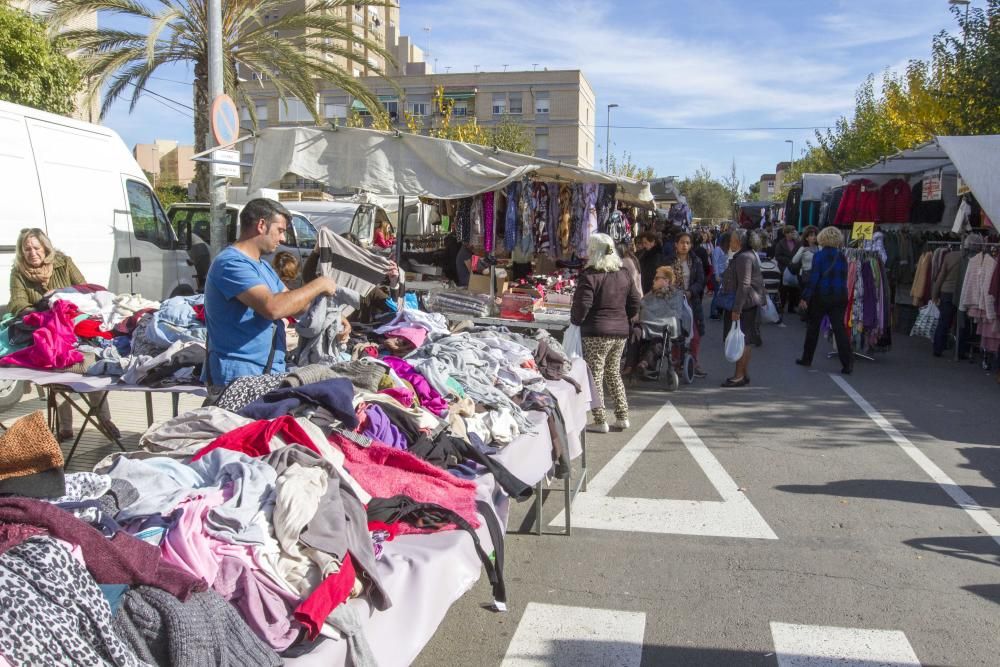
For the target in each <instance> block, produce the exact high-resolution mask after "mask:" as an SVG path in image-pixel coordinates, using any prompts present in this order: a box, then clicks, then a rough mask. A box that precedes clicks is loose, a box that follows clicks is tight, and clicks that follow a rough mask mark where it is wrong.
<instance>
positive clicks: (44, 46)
mask: <svg viewBox="0 0 1000 667" xmlns="http://www.w3.org/2000/svg"><path fill="white" fill-rule="evenodd" d="M80 87H81V77H80V68H79V66H78V65H77V64H76V63H75V62H73V60H72V59H71V58H69V57H68V56H66V55H64V54H63V52H62V50H61V48H60V46H59V44H58V42H56V41H53V40H51V39H50V38H49V36H48V35H47V34H46V32H45V25H44V24H43V23H42V22H40V21H38V20H36V19H35V18H33V17H32V16H31V15H30V14H28V13H27V12H24V11H21V10H20V9H14V8H13V7H9V6H8V5H7V4H6V3H2V2H0V100H6V101H8V102H13V103H15V104H23V105H25V106H29V107H34V108H36V109H41V110H43V111H49V112H52V113H58V114H64V115H67V114H70V113H72V112H73V108H74V96H75V95H76V93H77V91H79V90H80Z"/></svg>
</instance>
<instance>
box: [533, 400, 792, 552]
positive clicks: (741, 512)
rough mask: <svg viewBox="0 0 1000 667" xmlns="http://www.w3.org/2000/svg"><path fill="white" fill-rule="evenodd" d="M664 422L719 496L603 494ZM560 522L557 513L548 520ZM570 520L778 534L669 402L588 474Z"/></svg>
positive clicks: (598, 525) (677, 531)
mask: <svg viewBox="0 0 1000 667" xmlns="http://www.w3.org/2000/svg"><path fill="white" fill-rule="evenodd" d="M667 425H669V426H670V427H671V428H672V429H673V430H674V432H675V433H676V434H677V437H678V438H680V440H681V442H682V443H684V446H685V447H686V448H687V450H688V452H690V453H691V456H692V457H693V458H694V460H695V462H696V463H697V464H698V466H699V467H700V468H701V470H702V472H704V473H705V476H706V477H707V478H708V480H709V482H711V484H712V486H713V487H715V490H716V492H718V494H719V496H720V497H721V498H722V501H706V500H667V499H664V500H657V499H649V498H619V497H613V496H610V495H609V494H610V492H611V490H612V489H613V488H614V487H615V485H616V484H618V482H619V481H621V479H622V477H624V476H625V474H626V473H627V472H628V470H629V468H631V467H632V466H633V465H634V464H635V462H636V461H637V460H638V458H639V455H640V454H642V452H643V451H645V449H646V447H648V446H649V444H650V443H651V442H652V441H653V439H654V438H655V437H656V436H657V435H658V434H659V433H660V431H661V430H663V428H664V427H666V426H667ZM563 523H564V520H563V514H562V512H560V513H559V515H558V516H556V517H555V518H554V519H553V520H552V523H551V524H550V525H552V526H557V525H562V524H563ZM573 525H574V526H577V527H581V528H594V529H598V530H619V531H627V532H635V533H659V534H674V535H704V536H711V537H737V538H750V539H765V540H776V539H778V536H777V535H775V534H774V531H773V530H771V527H770V526H769V525H768V524H767V522H766V521H764V517H762V516H761V515H760V513H759V512H758V511H757V510H756V508H754V506H753V505H752V504H751V503H750V500H749V499H748V498H747V497H746V495H744V494H743V492H742V491H740V490H739V486H738V485H737V484H736V482H735V481H733V478H732V477H730V476H729V474H728V473H727V472H726V470H725V469H724V468H723V467H722V464H720V463H719V460H718V459H716V458H715V456H714V455H713V454H712V452H711V451H709V449H708V447H706V446H705V443H704V442H702V440H701V438H699V437H698V434H697V433H695V431H694V429H693V428H691V426H690V425H689V424H688V423H687V421H685V419H684V417H682V416H681V413H680V412H679V411H678V410H677V408H675V407H674V405H673V404H672V403H670V402H667V403H666V404H664V405H663V407H661V408H660V409H659V410H658V411H657V412H656V414H655V415H653V418H652V419H650V420H649V421H648V422H646V424H645V425H644V426H643V427H642V428H641V429H639V431H638V432H637V433H636V434H635V435H634V436H632V439H631V440H629V442H628V444H626V445H625V446H624V447H623V448H622V449H621V450H620V451H619V452H618V453H617V454H615V455H614V457H612V459H611V460H610V461H609V462H608V464H607V465H605V466H604V467H603V468H602V469H601V471H600V472H599V473H597V475H595V476H594V479H593V481H591V482H590V484H589V486H588V489H587V491H586V492H584V493H580V494H578V495H577V496H576V499H575V500H574V502H573Z"/></svg>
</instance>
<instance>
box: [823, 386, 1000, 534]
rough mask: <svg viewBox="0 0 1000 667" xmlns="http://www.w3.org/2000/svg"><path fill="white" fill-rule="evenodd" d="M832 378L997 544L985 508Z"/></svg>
mask: <svg viewBox="0 0 1000 667" xmlns="http://www.w3.org/2000/svg"><path fill="white" fill-rule="evenodd" d="M830 377H831V378H833V381H834V382H836V383H837V385H839V386H840V388H841V389H843V390H844V393H845V394H847V395H848V396H850V397H851V400H852V401H854V402H855V403H857V405H858V407H859V408H861V409H862V410H864V411H865V414H867V415H868V417H869V418H870V419H871V420H872V421H873V422H875V424H876V425H877V426H878V427H879V428H880V429H882V431H883V432H884V433H885V434H886V435H887V436H889V438H891V439H892V441H893V442H895V443H896V444H897V445H899V447H900V449H902V450H903V451H904V452H906V454H907V456H909V457H910V458H911V459H913V462H914V463H916V464H917V465H918V466H920V469H921V470H923V471H924V472H925V473H927V474H928V475H929V476H930V478H931V479H933V480H934V481H935V482H937V484H938V486H940V487H941V488H942V489H943V490H944V492H945V493H947V494H948V495H949V496H950V497H951V499H952V500H954V501H955V503H956V504H957V505H958V506H959V507H961V508H962V509H963V510H965V513H966V514H968V515H969V516H970V517H971V518H972V520H973V521H975V522H976V524H978V525H979V527H980V528H982V529H983V531H984V532H985V533H986V534H987V535H989V536H990V537H992V538H993V540H994V541H995V542H996V543H997V544H1000V523H998V522H997V520H996V519H994V518H993V516H992V515H991V514H990V513H989V511H988V510H986V509H985V508H984V507H983V506H982V505H980V504H979V503H977V502H976V501H975V499H974V498H973V497H972V496H970V495H969V494H968V493H966V492H965V489H963V488H962V487H960V486H959V485H958V484H956V483H955V481H954V480H953V479H952V478H951V477H949V476H948V474H947V473H945V471H943V470H941V468H939V467H938V466H937V465H936V464H935V463H934V462H933V461H931V460H930V459H929V458H927V455H926V454H924V453H923V452H922V451H920V450H919V449H918V448H917V446H916V445H914V444H913V443H912V442H910V440H909V438H907V437H906V436H905V435H903V434H902V433H900V432H899V429H897V428H896V427H895V426H893V425H892V423H891V422H890V421H889V420H888V419H886V418H885V417H883V416H882V413H880V412H879V411H878V410H876V409H875V408H873V407H872V405H871V403H869V402H868V401H866V400H865V399H864V397H863V396H861V394H859V393H858V392H857V391H856V390H855V389H854V387H852V386H851V385H850V384H848V383H847V381H846V380H844V378H842V377H840V376H838V375H830Z"/></svg>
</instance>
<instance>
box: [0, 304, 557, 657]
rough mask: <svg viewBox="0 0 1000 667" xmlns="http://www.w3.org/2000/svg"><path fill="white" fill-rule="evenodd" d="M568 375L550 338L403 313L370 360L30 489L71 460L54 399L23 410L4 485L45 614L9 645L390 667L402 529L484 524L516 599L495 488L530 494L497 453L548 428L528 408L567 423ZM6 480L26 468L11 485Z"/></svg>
mask: <svg viewBox="0 0 1000 667" xmlns="http://www.w3.org/2000/svg"><path fill="white" fill-rule="evenodd" d="M161 312H162V309H161ZM171 323H174V322H173V321H172V320H171ZM147 326H149V325H148V324H147ZM569 370H570V367H569V363H568V361H567V360H566V357H565V355H563V353H562V351H561V348H560V346H559V344H558V343H557V342H556V341H554V340H552V339H551V338H549V337H548V336H547V334H545V333H544V332H542V333H540V334H539V337H537V338H532V337H525V336H521V335H518V334H512V333H509V332H506V331H503V330H490V329H484V330H475V329H470V330H462V331H449V330H448V329H447V327H446V324H445V321H444V318H443V317H442V316H440V315H436V314H430V313H424V312H420V311H414V310H408V309H404V310H403V311H401V312H400V313H399V314H398V315H397V316H396V317H395V319H393V320H392V321H391V322H389V323H387V324H385V325H384V326H382V327H379V328H377V329H376V330H374V331H373V332H371V335H370V336H369V337H368V338H367V339H366V340H365V342H363V343H359V344H357V345H355V346H354V347H353V354H352V359H351V361H348V362H340V363H333V364H312V365H307V366H302V367H298V368H294V369H292V370H291V371H289V372H287V373H280V374H270V375H263V376H253V377H245V378H240V379H239V380H237V381H235V382H233V383H232V384H231V385H229V386H228V387H227V388H226V390H225V391H224V392H223V393H222V394H221V395H220V396H219V397H218V400H217V402H216V403H215V404H214V405H211V406H206V407H201V408H198V409H196V410H193V411H190V412H187V413H185V414H182V415H179V416H178V417H174V418H171V419H169V420H167V421H164V422H161V423H159V424H156V425H154V426H153V427H151V428H150V429H149V430H148V431H147V432H146V433H145V434H143V435H142V437H141V439H140V445H141V447H142V449H141V450H140V451H137V452H129V453H121V454H115V455H112V456H109V457H107V458H106V459H105V460H103V461H102V462H101V463H99V464H98V465H97V466H96V467H95V469H94V472H93V473H85V474H80V475H65V476H64V475H63V474H62V472H61V470H59V472H58V474H57V475H55V476H54V478H53V479H50V480H49V482H50V483H49V484H48V485H43V484H39V483H32V481H31V479H32V477H33V476H35V475H37V474H39V473H40V472H41V469H42V468H44V469H46V470H47V471H48V470H52V469H54V468H60V467H61V454H60V453H59V450H58V446H56V445H55V443H54V441H51V436H50V435H49V433H48V431H47V430H46V429H45V428H44V421H43V418H42V416H41V414H40V413H38V414H37V415H35V416H31V417H29V418H25V419H23V420H21V421H19V422H17V423H15V424H14V425H13V427H12V428H11V430H10V432H8V433H7V434H5V435H3V436H0V462H3V463H0V494H2V493H5V492H11V493H13V494H16V495H12V496H10V497H7V498H0V553H2V555H0V595H2V596H3V597H5V598H9V597H10V596H11V595H17V596H20V594H21V591H22V590H28V591H29V592H28V593H25V594H24V595H26V596H27V598H26V600H27V601H29V602H30V604H29V605H27V606H26V607H25V608H30V609H31V610H32V612H31V614H28V613H27V612H24V613H23V614H20V613H19V614H13V615H10V616H4V617H0V656H2V658H6V659H8V660H10V661H11V662H13V663H14V664H71V663H72V664H96V663H99V662H101V661H104V662H113V663H115V664H143V663H144V662H148V663H157V664H171V665H202V664H222V663H224V662H226V660H231V659H234V656H239V658H238V659H239V661H241V662H245V663H246V664H249V665H271V664H281V661H282V658H289V657H295V656H298V655H302V654H305V653H308V652H310V651H312V650H314V649H316V647H317V645H318V643H320V642H324V641H330V639H328V638H332V639H333V640H336V641H343V642H346V646H347V650H348V653H349V660H350V661H351V662H353V664H356V665H373V664H375V657H374V655H373V652H372V648H371V645H370V644H369V642H368V638H367V637H366V636H365V631H364V626H365V621H366V620H367V619H368V618H369V616H371V614H372V613H374V612H377V611H382V610H386V609H388V608H390V606H392V605H393V603H394V600H393V599H392V597H391V596H390V594H389V592H388V590H387V588H386V586H385V585H384V582H383V581H382V576H383V575H382V574H380V568H379V567H378V562H379V560H380V559H382V558H383V554H384V550H385V548H386V543H387V542H390V541H392V540H393V539H394V538H396V537H397V536H399V535H403V534H420V533H435V532H440V531H448V530H458V531H463V532H464V533H467V534H468V535H469V539H470V540H471V543H472V545H473V546H474V548H475V551H476V553H477V555H478V557H479V559H480V562H481V564H482V566H483V568H484V569H485V571H486V573H487V576H488V577H489V579H490V582H491V584H492V591H493V596H494V601H495V605H496V607H497V608H498V609H503V608H504V604H505V602H506V593H505V589H504V582H503V533H504V530H503V527H502V525H501V524H500V521H499V518H498V516H497V513H496V510H495V509H494V506H493V505H492V504H491V503H487V502H485V501H484V500H483V499H482V498H478V499H477V488H478V487H477V482H478V481H480V480H481V479H484V478H485V474H486V473H490V474H491V475H492V477H493V480H494V481H495V483H496V485H497V487H499V489H502V490H503V491H504V492H505V493H506V494H507V495H508V496H510V497H513V498H516V499H526V498H528V497H530V496H531V488H530V487H529V486H528V485H526V484H524V483H523V482H522V481H520V480H519V479H517V478H516V477H515V476H514V475H513V474H511V473H510V472H509V471H508V470H507V469H506V468H504V466H503V465H502V464H500V463H499V462H497V461H496V460H494V458H492V457H491V456H490V454H492V453H495V452H497V451H498V450H499V449H500V448H502V447H504V446H505V445H506V444H508V443H510V442H511V441H512V440H513V439H515V438H517V437H518V436H520V435H523V434H530V433H531V432H532V428H534V427H533V426H532V424H533V423H536V424H537V423H538V422H537V420H536V421H535V422H532V421H531V420H529V419H528V416H527V414H526V411H528V410H542V411H543V412H546V414H548V415H549V429H550V432H553V430H555V431H558V428H559V426H560V424H561V423H562V419H561V415H560V413H559V406H558V403H557V402H556V401H555V400H554V397H553V396H552V394H551V393H550V391H549V390H548V388H547V387H548V385H547V380H552V379H560V378H564V377H565V373H567V372H569ZM28 420H35V421H38V422H39V423H38V424H33V425H32V424H23V423H22V422H27V421H28ZM35 431H37V432H38V433H37V434H36V439H38V440H40V441H41V442H40V443H38V442H34V443H28V444H25V443H23V442H22V440H23V439H24V438H25V433H34V432H35ZM559 437H561V438H562V440H563V441H565V437H566V434H565V433H562V434H561V436H559ZM555 439H557V438H553V440H555ZM16 452H19V453H16ZM39 452H44V454H40V453H39ZM4 475H6V476H7V477H13V478H21V479H22V482H23V483H21V484H20V485H18V486H17V487H16V488H12V489H9V490H8V491H5V489H4V487H3V481H2V479H3V477H4ZM497 493H499V491H497ZM481 521H485V523H486V526H484V527H483V528H485V529H488V534H489V538H490V542H491V543H492V544H484V540H481V539H480V532H477V529H479V528H481V523H480V522H481ZM4 552H5V553H4ZM37 580H41V581H42V583H37ZM68 590H71V591H73V592H74V595H73V596H72V598H70V599H66V598H65V596H64V595H63V593H62V592H63V591H68ZM53 635H58V636H61V637H62V636H70V637H71V641H58V642H57V641H52V640H51V637H52V636H53ZM4 638H8V639H4Z"/></svg>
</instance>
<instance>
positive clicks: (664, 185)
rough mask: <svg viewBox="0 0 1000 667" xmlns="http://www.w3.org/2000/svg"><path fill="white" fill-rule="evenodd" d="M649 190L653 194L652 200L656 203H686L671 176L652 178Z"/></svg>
mask: <svg viewBox="0 0 1000 667" xmlns="http://www.w3.org/2000/svg"><path fill="white" fill-rule="evenodd" d="M649 189H650V192H652V194H653V199H655V200H656V201H658V202H666V203H670V204H673V203H678V204H686V203H687V199H685V198H684V195H682V194H681V191H680V190H679V189H678V188H677V181H675V180H674V178H673V176H665V177H663V178H654V179H653V180H651V181H650V182H649Z"/></svg>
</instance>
